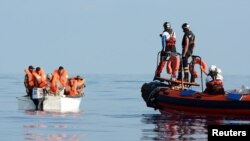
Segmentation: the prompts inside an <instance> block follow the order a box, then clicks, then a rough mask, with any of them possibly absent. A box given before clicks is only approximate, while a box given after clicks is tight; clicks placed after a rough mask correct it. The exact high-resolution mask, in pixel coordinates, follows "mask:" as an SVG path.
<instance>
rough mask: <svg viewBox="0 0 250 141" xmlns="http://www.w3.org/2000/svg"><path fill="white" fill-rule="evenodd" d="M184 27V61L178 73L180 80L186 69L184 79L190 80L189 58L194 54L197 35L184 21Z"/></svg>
mask: <svg viewBox="0 0 250 141" xmlns="http://www.w3.org/2000/svg"><path fill="white" fill-rule="evenodd" d="M182 29H183V32H184V35H183V39H182V61H181V66H180V69H179V73H178V78H177V79H178V80H182V79H183V78H182V73H183V69H184V81H187V82H189V68H188V59H189V57H190V56H192V54H193V49H194V47H195V45H196V42H195V35H194V33H193V32H192V31H191V30H190V26H189V24H188V23H184V24H183V25H182Z"/></svg>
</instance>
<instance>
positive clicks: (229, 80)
mask: <svg viewBox="0 0 250 141" xmlns="http://www.w3.org/2000/svg"><path fill="white" fill-rule="evenodd" d="M83 75H84V77H85V78H86V80H87V83H86V88H85V96H84V97H83V100H82V103H81V106H80V111H79V112H77V113H57V112H43V111H24V110H18V107H17V99H16V97H19V96H23V95H25V89H24V84H23V79H24V76H23V74H0V94H1V98H0V105H1V108H0V141H144V140H145V141H169V140H171V141H180V140H185V141H189V140H197V141H202V140H207V136H208V135H207V132H208V131H207V125H209V124H237V125H238V124H250V117H249V118H248V117H244V118H235V117H226V116H215V117H214V116H213V117H210V116H201V115H192V116H191V115H185V114H183V113H180V114H177V113H169V114H165V115H162V114H161V113H160V112H159V111H158V110H154V109H152V108H149V107H147V106H146V104H145V102H144V101H143V99H142V97H141V86H142V85H143V84H144V83H147V82H150V81H152V79H153V75H151V74H145V75H143V74H139V75H137V74H133V75H131V74H83ZM204 79H205V78H204ZM224 83H225V84H224V86H225V89H226V90H233V89H240V88H241V87H243V86H244V87H248V86H250V76H238V75H225V76H224Z"/></svg>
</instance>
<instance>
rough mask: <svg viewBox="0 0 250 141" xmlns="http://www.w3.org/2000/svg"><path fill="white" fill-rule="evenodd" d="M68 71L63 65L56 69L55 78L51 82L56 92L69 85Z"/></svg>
mask: <svg viewBox="0 0 250 141" xmlns="http://www.w3.org/2000/svg"><path fill="white" fill-rule="evenodd" d="M67 80H68V72H67V70H65V69H64V68H63V67H62V66H59V67H58V69H56V70H54V72H53V78H52V82H51V88H52V89H51V90H52V91H53V92H54V93H56V94H57V93H59V92H60V91H61V90H63V89H64V88H65V87H66V85H67Z"/></svg>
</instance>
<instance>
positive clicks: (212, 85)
mask: <svg viewBox="0 0 250 141" xmlns="http://www.w3.org/2000/svg"><path fill="white" fill-rule="evenodd" d="M204 93H208V94H225V90H224V87H223V76H222V75H221V69H219V68H218V67H216V66H215V65H212V66H210V68H209V73H208V76H207V79H206V89H205V91H204Z"/></svg>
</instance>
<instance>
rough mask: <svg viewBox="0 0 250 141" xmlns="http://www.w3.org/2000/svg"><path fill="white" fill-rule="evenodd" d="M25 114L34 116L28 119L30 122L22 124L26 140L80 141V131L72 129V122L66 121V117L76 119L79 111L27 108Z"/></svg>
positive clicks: (81, 136) (81, 135)
mask: <svg viewBox="0 0 250 141" xmlns="http://www.w3.org/2000/svg"><path fill="white" fill-rule="evenodd" d="M25 114H26V115H33V116H34V117H33V118H32V117H31V118H30V119H29V120H30V122H28V123H25V124H24V125H23V135H24V140H26V141H80V140H82V138H83V134H82V133H79V132H75V131H74V130H72V127H73V129H74V126H72V125H74V124H72V122H68V121H67V118H68V117H70V118H72V117H73V118H75V119H76V120H78V117H79V115H81V113H57V112H44V111H33V110H27V111H25ZM51 118H52V119H53V120H51ZM48 119H50V120H49V121H48ZM75 128H77V127H75Z"/></svg>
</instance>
